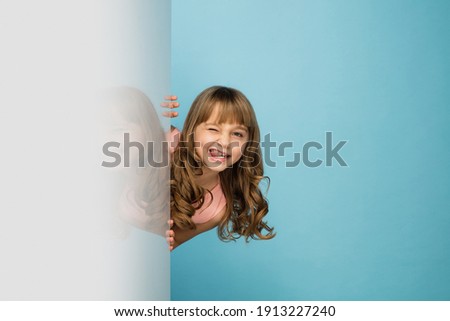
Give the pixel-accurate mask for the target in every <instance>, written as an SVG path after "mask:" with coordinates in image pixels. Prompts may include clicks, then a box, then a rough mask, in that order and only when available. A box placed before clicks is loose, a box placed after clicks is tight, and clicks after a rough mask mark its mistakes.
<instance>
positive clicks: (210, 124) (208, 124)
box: [205, 123, 248, 132]
mask: <svg viewBox="0 0 450 321" xmlns="http://www.w3.org/2000/svg"><path fill="white" fill-rule="evenodd" d="M205 125H206V126H220V124H217V123H205ZM233 128H238V129H242V130H244V131H246V132H247V131H248V130H247V127H246V126H244V125H236V126H233Z"/></svg>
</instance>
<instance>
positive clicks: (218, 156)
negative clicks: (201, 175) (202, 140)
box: [208, 148, 231, 162]
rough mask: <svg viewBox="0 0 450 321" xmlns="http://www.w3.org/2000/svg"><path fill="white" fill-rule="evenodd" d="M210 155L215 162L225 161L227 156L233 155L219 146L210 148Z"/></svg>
mask: <svg viewBox="0 0 450 321" xmlns="http://www.w3.org/2000/svg"><path fill="white" fill-rule="evenodd" d="M208 156H209V158H210V160H212V161H213V162H216V161H219V162H224V161H225V160H226V159H227V158H229V157H231V155H229V154H227V153H224V152H222V151H220V150H218V149H217V148H210V149H208Z"/></svg>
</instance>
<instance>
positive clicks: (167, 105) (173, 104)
mask: <svg viewBox="0 0 450 321" xmlns="http://www.w3.org/2000/svg"><path fill="white" fill-rule="evenodd" d="M160 106H161V107H164V108H177V107H180V103H178V102H167V101H164V102H162V103H161V104H160Z"/></svg>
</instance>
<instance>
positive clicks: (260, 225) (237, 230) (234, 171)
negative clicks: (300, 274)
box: [170, 86, 275, 241]
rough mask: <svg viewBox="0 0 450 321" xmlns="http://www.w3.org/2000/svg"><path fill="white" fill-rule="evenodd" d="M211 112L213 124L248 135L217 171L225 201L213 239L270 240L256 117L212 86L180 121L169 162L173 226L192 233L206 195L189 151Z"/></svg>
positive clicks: (233, 95) (236, 95)
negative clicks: (229, 126)
mask: <svg viewBox="0 0 450 321" xmlns="http://www.w3.org/2000/svg"><path fill="white" fill-rule="evenodd" d="M217 108H218V111H219V112H218V118H217V119H216V121H217V122H218V123H219V124H221V123H237V124H241V125H244V126H245V127H247V129H248V134H249V135H248V142H247V143H246V144H245V145H244V150H243V155H242V157H241V158H240V159H239V161H237V162H236V163H235V164H233V166H232V167H229V168H226V169H225V170H223V171H222V172H220V173H219V175H220V184H221V187H222V190H223V192H224V195H225V198H226V201H227V202H226V210H225V215H224V216H223V217H222V219H221V221H220V222H219V225H218V229H217V232H218V236H219V238H220V239H221V240H223V241H230V240H235V239H237V238H239V237H241V236H244V237H245V240H246V241H248V240H249V238H252V239H264V240H266V239H271V238H273V237H274V236H275V233H274V232H273V228H272V227H269V225H268V224H267V222H265V221H264V217H265V216H266V214H267V213H268V211H269V210H268V203H267V200H266V198H265V197H264V195H263V194H262V192H261V189H260V186H259V185H260V182H261V181H262V180H268V181H269V182H270V180H269V178H268V177H266V176H264V170H263V163H262V156H261V148H260V144H259V142H260V132H259V126H258V123H257V120H256V115H255V112H254V110H253V107H252V105H251V104H250V102H249V101H248V99H247V98H246V97H245V96H244V95H243V94H242V93H241V92H240V91H238V90H236V89H233V88H228V87H221V86H214V87H210V88H207V89H205V90H204V91H203V92H201V93H200V94H199V95H198V96H197V98H196V99H195V100H194V102H193V104H192V106H191V108H190V110H189V113H188V115H187V117H186V120H185V122H184V127H183V131H182V133H181V136H180V141H179V144H178V146H177V147H176V149H175V151H174V153H173V157H172V163H171V180H170V193H171V200H170V209H171V216H172V219H173V221H174V224H175V225H176V226H177V227H179V228H181V229H195V223H194V222H193V221H192V216H193V215H194V213H195V211H196V210H197V209H199V208H200V207H201V206H202V205H203V203H204V195H205V193H210V191H208V190H205V189H204V188H202V187H201V186H199V185H197V184H196V183H195V178H196V177H198V176H199V175H202V174H203V172H202V166H203V163H202V160H201V159H200V158H199V157H198V155H197V154H196V153H195V145H194V139H195V137H194V132H195V129H196V128H197V126H198V125H199V124H201V123H203V122H206V121H207V120H208V119H209V117H210V116H211V115H212V114H213V112H214V111H215V110H216V109H217ZM210 195H211V196H212V194H211V193H210Z"/></svg>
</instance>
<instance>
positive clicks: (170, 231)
mask: <svg viewBox="0 0 450 321" xmlns="http://www.w3.org/2000/svg"><path fill="white" fill-rule="evenodd" d="M170 236H175V232H174V231H173V230H168V231H166V237H170Z"/></svg>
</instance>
